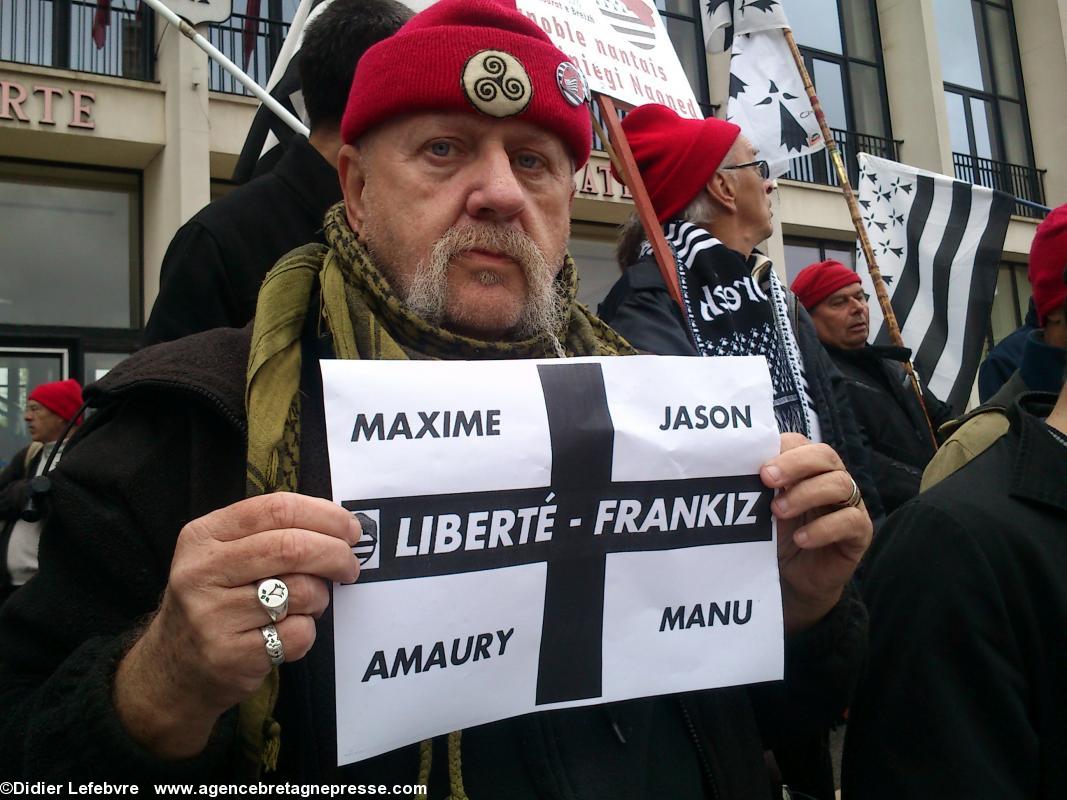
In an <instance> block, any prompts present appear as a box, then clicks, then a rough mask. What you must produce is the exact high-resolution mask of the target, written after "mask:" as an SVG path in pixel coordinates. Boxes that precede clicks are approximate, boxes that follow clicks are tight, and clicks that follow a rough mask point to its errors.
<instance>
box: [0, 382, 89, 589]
mask: <svg viewBox="0 0 1067 800" xmlns="http://www.w3.org/2000/svg"><path fill="white" fill-rule="evenodd" d="M81 407H82V388H81V384H79V383H78V382H77V381H76V380H74V379H73V378H68V379H67V380H65V381H53V382H52V383H42V384H41V385H40V386H38V387H37V388H36V389H34V390H33V391H32V392H30V396H29V397H28V398H27V400H26V413H25V415H24V416H23V420H24V421H25V423H26V430H27V431H28V432H29V434H30V440H31V441H30V444H29V445H27V446H26V447H24V448H23V449H22V450H20V451H19V452H18V453H16V454H15V455H14V456H13V457H12V458H11V461H10V462H9V463H8V465H7V466H6V467H4V470H3V472H0V523H2V525H3V527H2V528H0V559H2V561H0V605H3V603H4V601H5V600H6V599H7V598H8V596H9V595H10V594H11V593H12V592H14V591H15V589H17V588H18V587H20V586H22V585H23V584H24V583H26V581H28V580H29V579H30V578H32V577H33V575H34V573H35V572H37V545H38V542H39V541H40V538H41V529H40V525H39V523H38V520H36V519H24V517H25V516H32V515H29V514H27V513H26V509H27V506H28V505H29V503H30V499H31V491H30V481H32V480H33V479H34V478H35V477H37V476H38V475H43V474H44V473H45V468H46V467H47V466H48V465H49V457H51V467H53V468H54V467H55V465H56V464H58V463H59V459H60V456H62V454H63V447H64V445H65V444H66V439H64V440H63V441H60V438H61V437H62V436H63V432H64V431H65V430H67V428H68V427H69V426H70V422H71V420H72V419H74V417H75V415H76V414H78V412H79V411H80V410H81ZM80 421H81V419H80V417H79V419H78V420H77V421H76V423H75V424H77V422H80ZM53 450H54V451H55V455H52V451H53Z"/></svg>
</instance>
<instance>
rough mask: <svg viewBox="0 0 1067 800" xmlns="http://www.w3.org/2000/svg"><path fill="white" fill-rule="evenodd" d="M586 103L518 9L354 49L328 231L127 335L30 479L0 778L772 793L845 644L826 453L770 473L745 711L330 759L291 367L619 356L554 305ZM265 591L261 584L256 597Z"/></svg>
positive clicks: (830, 686)
mask: <svg viewBox="0 0 1067 800" xmlns="http://www.w3.org/2000/svg"><path fill="white" fill-rule="evenodd" d="M587 101H588V93H587V89H586V88H585V85H584V81H583V80H582V79H581V75H580V73H578V71H577V69H576V68H575V66H574V65H573V64H571V63H570V61H569V59H568V58H567V57H566V55H565V54H563V53H562V52H561V51H560V50H558V49H557V48H556V47H555V46H554V45H553V44H552V43H551V40H550V39H549V38H548V37H547V35H545V33H544V32H543V31H542V30H541V28H540V27H539V26H538V25H537V24H536V23H534V22H532V21H531V20H530V19H529V18H527V17H526V16H525V15H523V14H521V13H519V12H518V11H517V10H516V9H515V7H514V4H513V3H508V2H500V1H499V0H497V1H494V0H440V2H438V3H436V4H434V5H432V6H430V7H429V8H428V9H427V10H425V11H423V12H422V13H420V14H418V15H416V16H415V17H413V18H412V20H411V21H410V22H408V23H407V24H406V25H405V26H404V27H403V28H401V30H400V31H398V32H397V34H395V35H394V36H393V37H391V38H388V39H385V40H383V41H382V42H379V43H378V44H376V45H374V46H373V47H371V48H370V49H368V50H367V52H366V53H365V54H364V55H363V57H362V58H361V59H360V62H359V66H358V67H357V69H356V75H355V78H354V80H353V83H352V87H351V91H350V95H349V103H348V107H347V109H346V111H345V115H344V117H343V119H342V124H341V135H342V138H343V140H344V142H345V145H344V146H343V147H342V148H341V150H340V152H339V172H340V178H341V186H342V191H343V194H344V199H343V201H342V202H341V203H339V204H337V205H336V206H334V207H333V208H331V209H330V210H329V211H328V212H327V214H326V218H325V221H324V232H325V239H326V244H325V245H323V244H313V245H308V246H305V247H302V248H299V249H297V250H295V251H293V252H292V253H290V254H289V255H287V256H285V257H284V258H283V259H282V260H281V261H280V262H279V263H278V264H277V265H276V266H275V268H274V269H273V270H272V271H271V272H270V273H269V274H268V276H267V278H266V280H265V281H264V284H263V286H262V288H261V290H260V293H259V297H258V302H257V307H256V308H257V310H256V316H255V319H254V323H253V325H252V326H250V327H246V328H244V329H240V330H238V329H229V328H219V329H215V330H212V331H207V332H203V333H199V334H195V335H193V336H188V337H184V338H182V339H180V340H177V341H174V342H168V343H165V344H160V345H157V346H155V347H151V348H146V349H144V350H141V351H139V352H138V353H136V354H134V355H133V356H132V357H131V358H129V359H128V360H126V361H125V362H123V364H121V365H119V366H118V367H116V368H115V369H114V370H112V371H111V372H110V373H108V375H107V376H106V377H105V378H104V379H103V380H101V381H99V382H98V383H96V384H94V387H93V388H92V390H91V391H90V392H89V396H90V401H91V403H92V404H93V407H94V408H97V409H98V410H97V411H96V412H95V413H94V414H93V416H92V418H91V419H90V420H89V422H88V423H87V425H86V426H85V428H83V430H82V431H81V432H80V433H79V436H78V438H77V440H76V441H75V442H74V443H72V446H71V447H69V448H68V452H67V455H66V456H65V457H64V459H63V464H62V465H61V467H60V469H59V470H58V472H57V473H56V476H55V478H54V480H53V484H54V485H53V492H52V497H51V498H50V501H49V502H50V506H49V515H48V522H47V529H46V531H45V535H44V536H43V537H42V544H41V570H40V572H39V573H38V575H37V577H36V578H35V579H34V581H32V582H31V583H30V584H29V585H28V586H26V587H25V589H24V590H22V591H21V592H19V593H18V594H17V595H16V596H15V597H14V598H13V599H12V601H11V602H10V603H9V604H8V607H7V609H5V614H4V615H2V616H0V653H3V658H2V659H0V708H3V709H4V713H3V714H0V775H4V776H6V775H9V774H20V773H21V774H23V775H26V776H31V777H44V776H47V777H48V778H49V779H50V780H65V779H68V778H71V779H72V778H74V777H84V776H86V775H90V776H96V777H97V778H116V779H118V781H119V782H121V783H130V782H137V783H151V782H152V781H153V780H158V779H159V778H160V777H163V776H166V778H167V780H168V781H177V782H181V783H194V784H199V783H204V782H207V783H217V782H222V783H230V782H233V780H234V778H235V777H236V776H243V777H244V778H245V779H249V778H252V779H254V776H256V775H257V774H258V772H259V770H260V769H261V768H263V767H264V766H266V767H268V768H275V767H276V771H275V772H271V773H269V774H265V775H264V777H263V780H264V781H270V782H277V783H284V782H300V783H309V782H313V783H316V784H320V785H321V784H323V783H335V784H338V783H343V784H371V785H374V786H378V785H385V786H396V785H398V784H401V785H402V784H408V785H410V784H413V783H416V782H418V783H423V784H425V785H428V787H429V796H430V797H433V798H441V797H444V796H446V795H448V796H451V797H453V798H457V799H458V798H461V797H465V796H467V794H468V793H469V796H471V797H473V798H498V797H501V798H502V797H509V798H510V797H517V798H542V797H543V798H556V797H562V796H568V797H570V796H573V797H589V798H594V797H597V798H599V797H612V798H622V797H630V798H635V800H637V798H642V799H644V798H647V800H653V798H656V799H658V798H667V797H669V798H672V800H697V799H698V798H704V797H707V796H708V795H709V794H710V795H717V796H721V797H731V798H759V799H760V800H769V798H770V797H771V796H772V795H771V790H770V786H769V784H768V782H767V780H766V769H765V766H764V761H763V746H762V742H761V732H762V733H764V734H765V735H768V736H773V735H775V734H778V733H785V734H788V732H789V731H790V730H792V729H793V728H794V727H795V726H797V725H800V724H806V723H807V722H808V720H811V719H814V720H816V721H817V720H819V719H822V718H825V717H827V716H833V714H835V713H836V712H837V711H838V710H839V709H840V707H841V706H842V705H843V704H844V702H845V698H846V695H847V687H848V686H849V685H850V684H851V682H852V681H853V679H854V676H855V675H856V673H857V672H858V669H859V665H860V663H861V661H862V657H863V642H864V638H865V617H864V612H863V609H862V606H860V605H859V603H858V602H856V600H855V598H854V596H853V595H852V594H851V593H850V592H849V591H847V590H846V587H847V585H848V583H849V580H850V578H851V575H852V573H853V571H854V570H855V567H856V563H857V562H858V561H859V559H860V558H861V557H862V555H863V553H864V551H865V550H866V547H867V545H868V543H869V542H870V537H871V524H870V520H869V519H868V518H867V516H866V514H865V513H863V511H862V508H857V507H856V505H857V504H855V503H850V502H849V501H850V500H851V499H852V498H853V497H854V496H855V495H857V494H858V493H857V492H856V490H855V488H854V483H853V481H852V480H851V479H850V478H849V476H848V473H847V472H846V471H845V470H844V468H843V465H842V464H841V463H840V460H839V459H837V457H836V456H835V455H834V454H833V453H832V451H830V449H829V448H827V447H826V446H825V445H806V446H805V445H803V444H802V443H800V442H794V443H793V444H794V445H795V446H794V447H792V449H788V452H784V453H781V454H780V455H778V456H776V457H775V458H774V459H772V460H771V461H770V462H768V465H766V467H765V469H764V473H765V475H766V477H765V478H764V480H765V481H767V482H768V483H767V485H768V486H772V485H773V486H774V487H776V488H784V494H783V495H782V496H781V497H780V498H779V501H778V502H777V504H776V505H775V506H774V513H775V514H776V515H777V516H778V517H779V520H780V522H779V527H778V535H779V536H780V537H784V538H785V539H786V540H787V542H788V544H786V545H785V546H784V547H783V548H782V551H783V553H785V554H786V557H787V558H788V561H786V562H784V563H783V566H782V569H781V574H782V578H781V583H782V589H783V597H784V598H785V602H784V604H783V609H782V610H783V618H784V624H785V627H786V630H787V631H788V633H789V641H788V643H787V645H786V667H785V671H786V676H787V678H786V680H785V681H782V682H780V683H775V684H772V685H768V686H766V687H763V688H764V692H763V693H762V695H761V698H762V699H763V700H764V701H765V703H766V704H767V707H766V708H765V709H764V710H765V712H766V713H765V717H766V719H767V720H768V722H769V723H770V725H771V727H768V728H766V729H764V730H763V731H761V730H759V729H757V727H756V724H755V720H754V714H755V712H754V710H753V704H754V703H755V702H756V701H755V700H754V699H752V698H750V697H749V696H748V695H747V694H745V693H744V691H743V690H726V691H725V692H723V693H719V692H700V693H696V695H695V696H693V697H692V698H678V697H657V698H646V699H642V700H636V701H632V702H626V703H617V704H612V705H610V706H606V707H605V706H596V705H590V706H585V707H581V708H567V709H562V710H561V709H556V710H551V711H546V712H543V713H536V714H530V715H525V716H521V717H517V718H514V719H508V720H503V721H500V722H497V723H493V724H490V725H483V726H478V727H473V728H471V729H468V730H466V731H463V733H462V737H460V735H459V733H458V732H457V733H455V734H452V735H446V736H439V737H436V738H435V739H433V740H427V741H425V742H423V743H422V745H419V744H414V745H410V746H406V747H402V748H400V749H397V750H394V751H392V752H389V753H386V754H384V755H382V756H379V757H375V758H370V759H367V760H365V761H361V762H358V763H355V764H348V765H345V766H342V767H338V766H337V762H338V747H337V735H336V734H337V728H336V724H335V719H336V716H335V715H336V705H335V692H334V686H335V683H336V682H337V681H343V680H352V679H353V677H354V676H352V675H350V674H343V675H339V674H336V672H335V670H336V667H335V664H334V650H333V641H334V635H335V633H336V634H337V635H338V636H340V635H342V634H341V632H339V631H336V632H335V630H334V626H333V616H332V607H331V604H330V599H331V597H330V582H332V581H341V582H347V583H351V582H353V581H354V580H356V578H357V577H358V576H359V559H358V558H357V556H356V555H355V554H354V552H353V546H354V545H356V544H357V543H358V542H359V541H360V538H361V535H362V531H361V528H360V524H359V522H358V520H357V519H356V518H355V517H353V515H352V514H351V513H349V512H348V511H347V510H345V509H344V508H342V507H340V506H339V505H337V504H335V503H333V502H331V501H329V500H327V499H324V498H327V497H330V496H331V494H332V487H331V481H330V464H329V461H328V456H327V448H326V442H325V432H324V427H325V423H324V414H325V409H324V398H323V396H322V388H321V381H320V375H319V370H318V369H317V366H318V364H317V362H318V360H319V359H330V358H339V357H340V358H347V359H355V358H359V359H374V360H408V359H441V360H449V359H451V360H459V359H468V360H469V359H484V358H495V359H521V358H570V357H576V356H610V355H622V354H632V353H633V352H634V351H633V348H632V347H631V346H630V345H629V344H628V343H627V342H625V341H624V340H623V339H622V338H621V337H620V336H619V335H618V334H616V333H615V332H614V331H612V330H611V329H610V328H608V327H607V326H606V325H604V324H603V323H602V322H601V321H600V320H599V319H597V318H596V317H595V316H594V315H593V314H592V313H591V312H589V310H588V309H586V308H585V307H584V306H582V305H581V304H579V303H578V302H577V301H576V299H575V293H576V289H577V275H576V271H575V267H574V263H573V261H572V260H571V258H570V257H569V256H568V255H567V252H566V250H567V240H568V236H569V220H570V207H571V202H572V199H573V193H574V182H573V181H574V173H575V171H576V170H577V169H580V168H581V167H582V165H584V164H585V162H586V160H587V159H588V157H589V153H590V149H591V145H592V130H591V124H590V119H589V111H588V107H587ZM250 354H251V357H250ZM427 391H429V392H430V394H431V395H432V393H433V387H428V389H427ZM472 458H474V455H473V454H472ZM427 488H428V489H430V488H431V487H427ZM782 497H784V498H785V499H784V501H783V500H782V499H781V498H782ZM487 502H489V501H487ZM802 520H803V524H804V528H803V529H801V528H800V527H799V526H800V524H801V521H802ZM268 585H269V586H270V589H271V592H272V593H275V592H276V593H277V594H271V595H270V596H271V597H281V598H285V597H286V595H287V597H288V600H287V604H286V602H284V600H283V601H281V602H280V604H279V605H277V606H274V605H268V604H266V603H265V601H264V600H263V599H262V598H261V596H260V593H261V592H263V591H265V590H264V589H260V588H259V587H260V586H263V587H267V586H268ZM285 587H287V589H286V588H285ZM488 602H490V603H491V602H492V600H491V599H489V600H488ZM320 636H321V638H318V637H320ZM316 642H317V643H316ZM313 645H314V646H313ZM501 652H502V651H501ZM506 664H507V662H505V667H504V668H505V669H507V668H509V667H507V666H506ZM474 666H475V667H476V668H477V667H481V666H482V665H481V664H477V665H474ZM456 668H457V669H461V668H462V667H459V666H457V667H456ZM406 671H407V670H406V669H405V673H406ZM484 674H485V673H484V672H472V673H469V678H467V679H468V680H469V681H471V682H473V683H477V682H478V681H480V680H481V679H482V678H481V676H482V675H484ZM424 677H426V676H423V675H415V674H413V675H412V676H411V678H410V679H414V680H420V679H422V678H424ZM355 679H356V680H358V676H355ZM410 679H409V680H410ZM403 685H404V683H403V682H402V681H400V682H397V683H391V684H390V686H391V687H392V686H398V687H402V686H403ZM408 685H410V684H408ZM690 700H691V702H690ZM461 748H462V749H461ZM290 785H291V784H290Z"/></svg>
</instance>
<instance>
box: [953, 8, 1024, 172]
mask: <svg viewBox="0 0 1067 800" xmlns="http://www.w3.org/2000/svg"><path fill="white" fill-rule="evenodd" d="M970 2H971V3H972V4H973V3H977V4H978V7H979V8H980V9H981V14H982V19H981V24H982V31H983V36H982V37H981V40H980V41H979V42H978V46H979V48H980V50H979V57H980V58H983V59H984V60H985V61H984V63H985V64H988V65H989V67H988V73H989V75H988V80H989V85H990V87H992V91H985V90H982V89H975V88H973V87H970V86H962V85H960V84H958V83H949V82H948V81H944V82H943V88H944V91H945V92H952V93H954V94H958V95H961V96H962V97H963V100H964V103H963V112H964V116H965V118H966V121H967V143H968V146H969V148H970V152H969V153H961V155H967V156H970V157H971V158H985V156H979V155H978V151H977V147H976V146H975V136H974V120H973V119H972V117H971V99H972V98H973V99H977V100H981V101H982V102H985V103H988V104H989V105H990V106H991V108H992V110H993V126H994V130H993V131H990V135H991V138H992V140H993V141H992V145H993V153H992V154H991V156H989V158H990V159H991V160H993V161H999V162H1001V163H1003V164H1010V163H1013V162H1011V161H1008V158H1007V150H1006V148H1005V146H1004V124H1003V121H1002V120H1001V116H1000V103H1001V102H1008V103H1016V104H1018V105H1019V107H1020V110H1021V112H1022V118H1023V138H1024V139H1025V141H1024V143H1023V144H1024V145H1025V148H1026V158H1027V163H1025V164H1019V165H1018V166H1021V167H1028V168H1029V169H1037V163H1036V160H1035V158H1034V140H1033V134H1032V132H1031V130H1030V109H1029V106H1028V105H1027V102H1026V85H1025V82H1024V79H1023V69H1022V57H1021V56H1020V54H1019V32H1018V28H1017V27H1016V24H1015V8H1014V6H1013V5H1012V0H970ZM972 7H973V6H972ZM990 7H993V8H999V9H1001V10H1003V11H1005V12H1007V15H1008V29H1009V33H1010V38H1011V57H1012V62H1013V63H1012V66H1013V67H1014V69H1015V77H1016V80H1017V83H1018V86H1019V96H1018V97H1017V98H1014V97H1008V96H1007V95H1002V94H1001V93H1000V90H999V87H998V86H997V75H996V69H994V67H993V64H994V60H993V43H992V37H991V36H990V35H989V8H990ZM983 40H984V41H983Z"/></svg>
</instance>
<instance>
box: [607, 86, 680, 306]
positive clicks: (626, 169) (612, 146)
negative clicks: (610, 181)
mask: <svg viewBox="0 0 1067 800" xmlns="http://www.w3.org/2000/svg"><path fill="white" fill-rule="evenodd" d="M594 96H595V97H596V102H597V105H598V106H599V108H600V116H601V117H603V119H604V124H605V125H607V128H608V133H609V135H610V142H609V141H608V140H607V139H604V133H603V130H604V129H603V128H601V127H600V125H599V124H598V123H597V121H596V117H593V124H594V125H595V126H596V128H597V131H598V133H599V134H600V137H601V138H602V139H604V146H605V147H606V148H608V155H609V157H610V158H611V163H612V164H614V165H615V170H616V172H618V173H619V175H620V176H622V179H623V181H624V182H625V183H626V185H627V186H628V187H629V189H630V194H632V195H633V196H634V205H635V206H636V207H637V215H638V217H639V218H640V219H641V225H642V226H644V229H645V235H646V236H647V237H648V243H649V245H651V247H652V253H653V254H654V255H655V256H656V263H657V264H658V265H659V272H660V275H662V276H663V282H664V283H665V284H666V285H667V292H668V293H669V294H670V296H671V299H672V300H674V302H675V303H677V304H678V308H679V309H681V311H682V315H683V316H684V315H685V304H684V303H683V302H682V291H681V289H680V288H679V286H678V271H677V268H676V266H675V263H674V253H672V252H671V248H670V247H669V246H668V245H667V239H666V238H665V237H664V236H663V227H662V226H661V225H660V224H659V220H658V219H657V218H656V211H655V209H653V208H652V200H650V199H649V196H648V190H647V189H646V188H645V182H644V181H643V180H641V173H640V172H639V171H638V169H637V162H636V161H634V154H633V153H632V152H631V151H630V143H629V142H627V141H626V134H625V133H623V130H622V124H621V123H620V122H619V115H618V113H617V111H616V106H615V101H614V100H612V99H611V98H610V97H608V96H607V95H604V94H601V93H600V92H594ZM592 111H593V110H592V109H589V113H590V115H592Z"/></svg>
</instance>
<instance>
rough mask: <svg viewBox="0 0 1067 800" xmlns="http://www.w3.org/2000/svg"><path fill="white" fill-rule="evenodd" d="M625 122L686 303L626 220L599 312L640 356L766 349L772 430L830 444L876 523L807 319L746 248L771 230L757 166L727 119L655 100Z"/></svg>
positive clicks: (843, 411) (763, 169)
mask: <svg viewBox="0 0 1067 800" xmlns="http://www.w3.org/2000/svg"><path fill="white" fill-rule="evenodd" d="M623 129H624V130H625V132H626V136H627V140H628V141H629V143H630V147H631V149H632V150H633V154H634V159H635V160H636V161H637V166H638V169H639V171H640V173H641V177H642V179H643V180H644V183H645V186H646V188H647V189H648V193H649V196H650V198H651V200H652V206H653V208H654V209H655V212H656V216H657V219H658V221H659V222H660V223H661V224H662V225H663V233H664V236H665V238H666V240H667V244H668V246H669V247H670V248H671V251H672V252H673V254H674V256H675V261H676V266H677V276H678V280H679V284H680V288H681V290H682V296H683V301H684V303H685V308H684V309H682V308H679V307H678V306H677V305H675V303H674V302H673V301H672V300H671V297H670V295H669V294H668V292H667V286H666V284H665V283H664V281H663V278H662V276H661V274H660V272H659V268H658V266H657V264H656V261H655V259H654V257H653V255H652V249H651V247H650V245H649V244H648V242H647V241H646V239H645V232H644V230H643V229H642V227H641V223H640V220H638V218H637V216H636V215H634V216H633V217H632V218H631V219H630V221H629V222H628V223H627V224H626V226H625V227H624V229H623V232H622V235H621V238H620V241H619V246H618V261H619V266H620V268H621V269H622V270H623V274H622V277H621V278H620V279H619V281H618V282H617V283H616V284H615V286H614V287H613V288H612V289H611V291H610V292H609V294H608V296H607V297H606V298H605V300H604V302H603V303H601V305H600V308H599V309H598V312H599V314H600V316H601V318H602V319H603V320H604V321H605V322H607V323H608V324H610V325H611V326H612V327H613V328H615V330H617V331H619V332H620V333H621V334H622V335H623V336H625V337H626V338H627V339H628V340H629V341H630V343H631V344H633V345H634V346H635V347H637V348H639V349H641V350H644V351H647V352H650V353H657V354H660V355H709V356H715V355H762V356H765V357H766V359H767V363H768V366H769V367H770V372H771V379H772V383H773V385H774V393H775V398H774V405H775V412H776V414H777V416H778V427H779V429H780V430H781V431H782V432H783V433H784V432H787V431H791V432H794V433H799V434H802V435H804V436H806V437H807V438H808V439H810V440H812V441H822V442H826V443H827V444H829V445H830V446H831V447H833V448H834V450H835V451H837V453H838V454H839V455H840V456H841V458H842V459H844V461H845V462H846V463H847V464H848V465H849V467H850V469H851V470H852V472H853V474H854V475H855V476H856V480H857V482H858V483H859V484H860V488H861V490H862V493H863V499H864V501H865V503H866V505H867V509H868V511H869V512H870V513H871V515H872V516H873V517H874V518H876V519H878V518H880V517H881V515H882V510H881V503H880V501H879V499H878V493H877V491H876V490H875V487H874V484H873V482H872V481H871V479H870V475H869V470H868V464H867V456H866V453H865V451H864V448H863V446H862V442H861V441H860V437H859V433H858V431H857V430H856V425H855V422H854V421H853V419H852V412H851V410H850V408H849V404H848V401H847V397H846V395H845V391H844V387H843V386H842V385H841V381H840V376H839V375H838V374H837V371H836V370H835V369H834V368H833V366H832V365H831V364H830V362H829V359H828V358H827V356H826V353H825V352H824V351H823V348H822V347H821V346H820V344H819V340H818V337H817V336H816V335H815V329H814V328H813V327H812V324H811V320H810V319H808V316H807V314H806V313H805V312H804V311H803V309H800V308H798V307H797V305H796V302H795V298H794V297H793V296H792V295H791V294H790V293H789V291H788V290H787V289H786V288H785V287H784V286H783V285H782V283H781V281H779V279H778V277H777V275H776V273H775V272H774V270H773V269H772V268H771V266H772V265H771V261H770V259H768V258H767V257H766V256H764V255H763V254H762V253H760V252H759V251H758V250H757V249H756V246H757V245H758V244H759V243H760V242H762V241H764V240H766V239H767V238H768V237H769V236H770V235H771V233H772V231H773V225H772V222H771V219H772V216H773V212H772V208H771V193H772V191H773V182H772V181H771V180H770V179H769V172H768V169H769V168H768V166H767V162H766V161H762V160H760V159H759V153H758V152H757V150H756V148H755V147H754V146H753V144H752V143H751V142H750V141H749V140H748V138H747V137H746V136H745V135H744V134H743V133H742V132H741V129H740V128H739V127H737V126H736V125H734V124H733V123H730V122H725V121H723V120H720V119H715V118H709V119H701V120H696V119H685V118H682V117H679V116H678V115H677V114H676V113H675V112H674V111H672V110H671V109H669V108H667V107H665V106H661V105H655V104H649V105H644V106H640V107H638V108H636V109H635V110H633V111H632V112H630V113H629V114H628V115H627V116H626V117H625V119H624V120H623Z"/></svg>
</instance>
